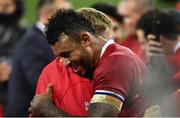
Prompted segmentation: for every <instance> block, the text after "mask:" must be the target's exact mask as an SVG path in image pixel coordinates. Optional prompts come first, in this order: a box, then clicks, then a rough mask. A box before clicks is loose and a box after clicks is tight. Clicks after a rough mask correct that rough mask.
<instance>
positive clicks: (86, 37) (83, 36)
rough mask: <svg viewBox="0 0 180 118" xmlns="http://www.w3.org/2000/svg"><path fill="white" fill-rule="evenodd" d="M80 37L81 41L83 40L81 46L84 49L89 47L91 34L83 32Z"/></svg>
mask: <svg viewBox="0 0 180 118" xmlns="http://www.w3.org/2000/svg"><path fill="white" fill-rule="evenodd" d="M79 37H80V39H81V45H82V46H83V47H88V46H90V44H91V43H90V40H91V39H90V37H91V36H90V34H89V32H84V31H82V32H81V33H80V34H79Z"/></svg>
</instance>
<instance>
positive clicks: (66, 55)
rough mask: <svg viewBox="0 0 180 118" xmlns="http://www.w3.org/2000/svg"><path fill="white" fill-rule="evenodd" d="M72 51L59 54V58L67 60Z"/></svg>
mask: <svg viewBox="0 0 180 118" xmlns="http://www.w3.org/2000/svg"><path fill="white" fill-rule="evenodd" d="M71 52H72V51H64V52H61V53H60V54H59V56H60V57H64V58H68V57H69V56H70V53H71Z"/></svg>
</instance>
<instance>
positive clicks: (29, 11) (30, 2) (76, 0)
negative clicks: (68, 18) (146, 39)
mask: <svg viewBox="0 0 180 118" xmlns="http://www.w3.org/2000/svg"><path fill="white" fill-rule="evenodd" d="M70 1H71V3H72V4H73V7H74V8H75V9H77V8H80V7H88V6H90V5H92V4H93V3H96V2H106V3H110V4H113V5H117V4H118V2H119V1H120V0H70ZM168 1H169V2H168ZM173 1H177V0H153V4H154V5H155V6H157V7H160V8H171V7H175V2H173ZM24 2H25V9H26V10H25V11H26V14H25V18H24V19H25V22H26V23H28V24H29V23H30V24H31V23H33V22H34V21H35V18H36V12H35V10H36V4H37V2H38V0H24Z"/></svg>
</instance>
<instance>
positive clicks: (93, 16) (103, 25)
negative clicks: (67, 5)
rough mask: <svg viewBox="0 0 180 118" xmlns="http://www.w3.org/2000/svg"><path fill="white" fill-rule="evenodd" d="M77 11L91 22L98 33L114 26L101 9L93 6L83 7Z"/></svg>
mask: <svg viewBox="0 0 180 118" xmlns="http://www.w3.org/2000/svg"><path fill="white" fill-rule="evenodd" d="M77 12H78V13H80V14H81V15H82V16H83V17H85V18H86V19H87V20H89V21H90V22H91V24H92V26H93V28H94V29H95V30H96V33H97V34H98V35H101V34H102V33H104V32H105V31H107V30H108V29H110V28H112V21H111V19H110V18H109V17H108V16H107V15H106V14H104V13H102V12H101V11H98V10H96V9H93V8H81V9H79V10H77Z"/></svg>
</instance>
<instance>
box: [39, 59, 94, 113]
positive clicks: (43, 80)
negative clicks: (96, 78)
mask: <svg viewBox="0 0 180 118" xmlns="http://www.w3.org/2000/svg"><path fill="white" fill-rule="evenodd" d="M59 60H60V59H59V58H57V59H55V60H54V61H53V62H51V63H50V64H49V65H47V66H46V67H45V68H44V70H43V72H42V73H41V76H40V78H39V80H38V84H37V90H36V94H41V93H45V92H46V88H47V85H48V84H49V83H51V84H52V85H53V100H54V102H55V104H56V106H57V107H58V108H60V109H61V110H63V111H65V112H67V113H69V114H70V115H73V116H86V115H87V108H88V105H89V101H90V99H91V97H92V85H91V83H90V80H88V79H86V78H82V77H80V76H78V75H77V74H75V73H74V72H73V71H72V69H71V68H69V67H65V66H64V65H63V64H62V63H61V62H60V61H59Z"/></svg>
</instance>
